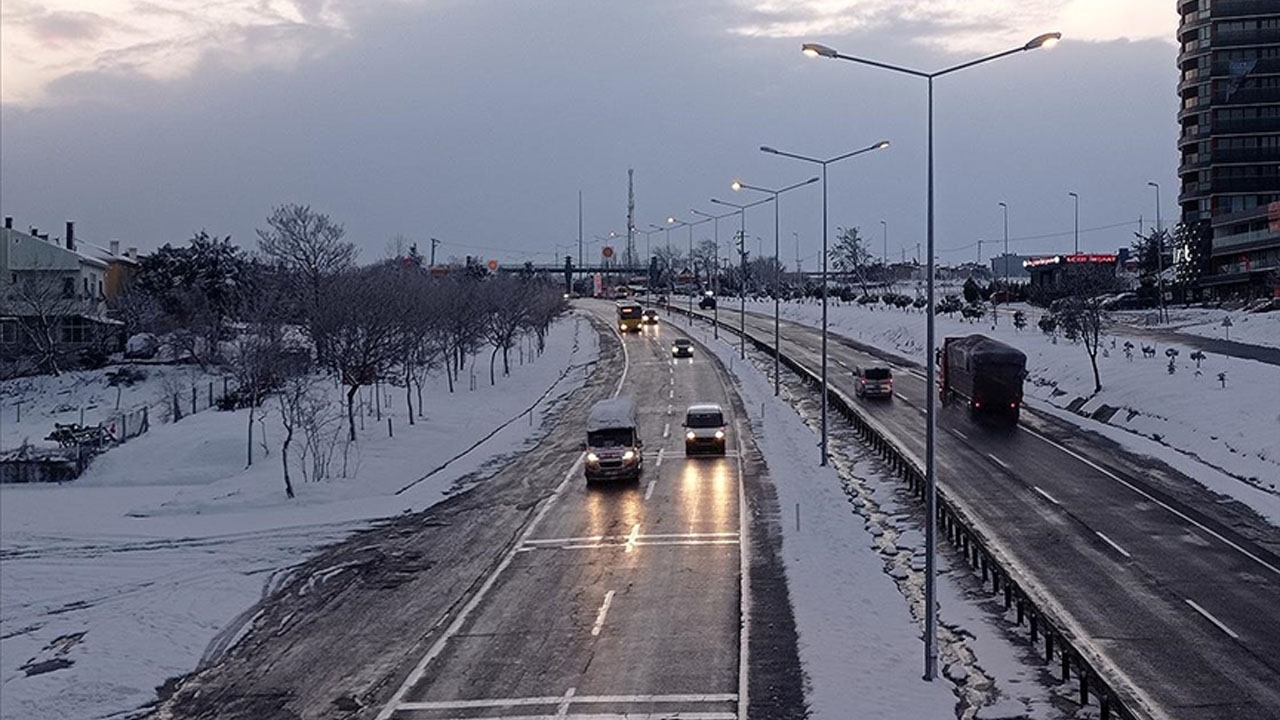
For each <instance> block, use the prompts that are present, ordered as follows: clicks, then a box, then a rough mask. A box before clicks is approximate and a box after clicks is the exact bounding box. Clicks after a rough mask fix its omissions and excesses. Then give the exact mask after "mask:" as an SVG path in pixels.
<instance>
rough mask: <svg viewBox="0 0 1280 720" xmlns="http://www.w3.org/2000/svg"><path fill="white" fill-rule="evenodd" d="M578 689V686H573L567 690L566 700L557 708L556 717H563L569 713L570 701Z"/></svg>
mask: <svg viewBox="0 0 1280 720" xmlns="http://www.w3.org/2000/svg"><path fill="white" fill-rule="evenodd" d="M577 691H578V688H576V687H571V688H569V689H568V690H566V691H565V693H564V700H563V701H562V702H561V703H560V707H558V708H556V717H558V718H562V717H564V716H566V715H568V714H569V702H570V701H572V700H573V694H574V693H576V692H577Z"/></svg>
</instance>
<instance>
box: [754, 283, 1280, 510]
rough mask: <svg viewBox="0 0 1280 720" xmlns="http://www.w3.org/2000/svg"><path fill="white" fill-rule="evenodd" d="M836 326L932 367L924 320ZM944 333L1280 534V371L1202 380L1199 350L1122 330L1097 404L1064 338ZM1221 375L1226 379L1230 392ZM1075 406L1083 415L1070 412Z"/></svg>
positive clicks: (1011, 332)
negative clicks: (989, 354) (1019, 354)
mask: <svg viewBox="0 0 1280 720" xmlns="http://www.w3.org/2000/svg"><path fill="white" fill-rule="evenodd" d="M748 310H749V311H750V310H755V311H757V312H768V313H772V311H773V306H772V303H756V304H754V306H753V305H752V304H751V303H749V304H748ZM782 314H783V317H784V318H786V319H788V320H793V321H796V322H801V323H804V324H808V325H812V326H817V325H819V324H820V322H821V306H820V305H818V304H816V303H784V304H783V306H782ZM1028 314H1029V315H1030V314H1031V313H1028ZM829 318H830V319H829V322H830V325H831V329H832V331H833V332H835V333H837V334H840V335H843V336H845V337H848V338H850V339H853V340H857V341H859V342H861V343H864V344H866V345H870V346H873V347H877V348H880V349H882V350H886V351H889V352H893V353H896V354H899V355H902V356H905V357H908V358H912V359H916V360H917V361H918V360H919V359H922V358H923V357H924V346H925V322H924V315H923V314H922V313H920V312H918V311H915V312H903V311H901V310H898V309H895V308H885V307H884V306H876V308H875V309H874V310H873V309H869V308H867V307H863V306H859V305H854V304H842V305H833V306H832V307H831V308H830V310H829ZM937 332H938V335H939V337H945V336H947V335H961V334H969V333H975V332H976V333H983V334H986V335H989V336H992V337H996V338H998V339H1000V340H1002V341H1004V342H1007V343H1009V344H1011V345H1014V346H1015V347H1018V348H1019V349H1021V350H1022V351H1023V352H1025V353H1026V354H1027V370H1028V372H1029V377H1028V380H1027V383H1026V393H1027V397H1028V401H1029V404H1030V405H1031V406H1032V407H1036V408H1042V409H1043V408H1053V409H1057V410H1062V411H1063V412H1055V413H1054V414H1056V415H1059V416H1060V417H1063V418H1065V419H1068V420H1070V421H1072V422H1074V423H1076V424H1078V425H1080V426H1081V427H1084V428H1087V429H1090V430H1103V429H1109V428H1118V429H1120V430H1123V431H1124V432H1119V433H1110V432H1109V433H1106V434H1107V435H1108V436H1109V437H1113V438H1114V439H1116V440H1117V441H1118V442H1120V443H1121V444H1122V445H1123V446H1124V447H1125V448H1126V449H1128V450H1129V451H1131V452H1135V453H1138V454H1142V455H1148V456H1152V457H1158V458H1162V459H1164V458H1168V457H1169V456H1170V455H1171V454H1174V453H1176V454H1178V455H1180V456H1181V458H1182V460H1183V461H1184V462H1178V463H1172V464H1174V465H1175V467H1179V468H1180V469H1181V470H1182V471H1183V472H1184V473H1186V474H1188V475H1189V476H1190V477H1193V478H1195V479H1196V480H1197V481H1199V482H1201V483H1203V484H1204V485H1206V486H1207V487H1209V488H1210V489H1212V490H1214V491H1215V492H1220V493H1224V494H1227V495H1229V496H1231V497H1234V498H1236V499H1237V500H1240V501H1241V502H1244V503H1247V504H1249V505H1250V506H1251V507H1253V508H1254V509H1256V510H1257V511H1258V512H1259V513H1261V514H1262V515H1263V516H1264V517H1267V518H1269V519H1270V520H1271V521H1272V522H1273V523H1276V524H1280V494H1277V492H1278V490H1280V413H1278V411H1277V407H1276V403H1275V393H1274V392H1272V391H1271V390H1272V389H1273V388H1276V387H1280V367H1276V366H1274V365H1268V364H1266V363H1260V362H1256V361H1253V360H1246V359H1241V358H1233V357H1226V356H1221V355H1213V354H1208V357H1207V358H1206V359H1205V360H1204V361H1203V362H1202V367H1201V368H1199V374H1198V375H1197V367H1196V362H1195V361H1194V360H1192V359H1191V357H1190V356H1191V354H1192V352H1194V350H1193V349H1192V348H1190V347H1187V346H1178V345H1172V346H1171V345H1165V344H1157V345H1152V344H1151V342H1150V341H1144V340H1141V339H1140V338H1138V337H1137V336H1134V337H1133V338H1126V337H1125V335H1124V333H1123V330H1117V331H1116V332H1117V334H1116V335H1114V336H1108V337H1107V338H1106V340H1105V343H1104V353H1105V354H1104V355H1100V356H1099V357H1098V366H1099V372H1100V374H1101V377H1102V385H1103V390H1102V392H1100V393H1098V394H1096V395H1095V394H1094V393H1093V375H1092V371H1091V369H1090V367H1089V360H1088V357H1087V356H1086V354H1085V351H1084V349H1083V348H1082V347H1080V346H1079V345H1074V344H1072V343H1070V342H1068V341H1066V340H1063V339H1061V338H1059V339H1058V341H1057V342H1056V343H1055V342H1053V340H1052V339H1051V338H1050V337H1048V336H1046V335H1045V334H1043V333H1042V332H1040V330H1039V329H1038V328H1036V327H1035V325H1034V320H1032V321H1031V323H1029V326H1028V327H1027V328H1026V329H1025V330H1022V331H1017V330H1015V329H1014V328H1013V327H1012V323H1011V322H1010V321H1009V319H1008V316H1007V315H1002V316H1001V319H1000V324H999V325H998V326H996V327H994V328H993V327H992V326H991V324H990V323H989V321H987V322H980V323H969V322H967V321H964V320H962V319H960V318H958V317H957V318H950V317H947V316H945V315H942V316H939V317H938V322H937ZM1126 340H1129V341H1131V342H1133V346H1134V347H1133V358H1132V359H1129V358H1126V357H1125V354H1124V343H1125V342H1126ZM1113 341H1114V347H1113V346H1112V343H1113ZM1143 345H1151V346H1152V347H1155V350H1156V356H1155V358H1154V359H1151V358H1144V357H1143V356H1142V351H1141V348H1142V347H1143ZM1170 348H1173V349H1175V350H1177V352H1178V355H1177V357H1176V359H1175V372H1174V373H1173V374H1170V373H1169V372H1168V368H1167V366H1168V362H1169V358H1168V357H1167V356H1166V355H1165V351H1166V350H1168V349H1170ZM1219 372H1225V373H1226V380H1227V382H1226V386H1225V387H1223V386H1222V384H1221V383H1220V382H1219V381H1218V378H1217V376H1218V373H1219ZM1075 405H1078V407H1076V406H1075ZM1104 405H1105V406H1108V407H1109V408H1118V411H1116V412H1115V413H1114V414H1112V415H1111V416H1110V418H1109V419H1107V422H1106V423H1103V422H1100V421H1099V420H1097V419H1093V418H1092V417H1085V416H1084V414H1092V413H1094V412H1095V411H1098V410H1099V409H1102V406H1104ZM1069 406H1072V409H1073V410H1074V412H1066V411H1065V410H1066V409H1067V408H1068V407H1069ZM1104 415H1105V413H1104ZM1188 463H1191V464H1188Z"/></svg>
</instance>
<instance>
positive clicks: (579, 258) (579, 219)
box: [578, 190, 582, 268]
mask: <svg viewBox="0 0 1280 720" xmlns="http://www.w3.org/2000/svg"><path fill="white" fill-rule="evenodd" d="M578 267H579V268H582V191H581V190H579V191H578Z"/></svg>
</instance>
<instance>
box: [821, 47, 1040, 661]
mask: <svg viewBox="0 0 1280 720" xmlns="http://www.w3.org/2000/svg"><path fill="white" fill-rule="evenodd" d="M1061 38H1062V33H1056V32H1054V33H1045V34H1043V35H1037V36H1036V37H1034V38H1032V39H1031V40H1029V41H1028V42H1027V43H1026V44H1025V45H1021V46H1019V47H1015V48H1011V49H1009V50H1005V51H1004V52H999V53H996V54H994V55H988V56H986V57H982V58H978V59H977V60H970V61H969V62H965V63H960V64H959V65H953V66H951V67H949V68H945V69H942V70H938V71H936V72H923V71H920V70H914V69H912V68H907V67H902V66H899V65H890V64H889V63H883V62H879V61H876V60H868V59H865V58H859V57H854V56H851V55H845V54H843V53H840V52H837V51H836V50H834V49H832V48H829V47H827V46H825V45H819V44H817V43H805V44H804V45H803V46H802V48H801V50H802V52H804V54H805V55H808V56H809V57H825V58H830V59H833V60H847V61H849V62H854V63H859V64H862V65H870V66H872V67H877V68H880V69H882V70H891V71H893V72H896V73H901V74H904V75H911V76H913V77H918V78H924V79H925V80H926V81H927V84H928V108H929V109H928V125H929V173H928V178H929V179H928V201H927V207H928V211H927V228H928V233H927V238H926V239H927V243H928V248H927V252H926V253H925V262H926V273H927V288H928V308H927V313H928V319H927V332H926V342H925V367H926V368H927V371H926V375H925V377H926V382H927V390H928V392H926V397H927V404H926V411H925V414H926V415H927V416H928V419H927V422H926V425H925V428H926V429H925V477H926V480H925V486H926V489H925V518H926V520H925V552H926V555H925V648H924V653H925V656H924V679H925V680H933V678H934V677H935V676H936V674H937V664H938V650H937V614H936V610H935V608H936V606H937V588H936V586H935V585H936V577H935V576H936V574H937V568H936V562H935V560H936V558H935V555H936V552H935V550H936V548H937V499H938V496H937V478H936V475H935V467H934V465H935V463H934V435H935V434H936V429H937V417H936V412H937V397H936V393H935V392H934V384H935V373H936V370H937V367H936V364H935V363H936V360H935V359H934V313H935V309H934V287H933V280H934V278H933V274H934V243H933V240H934V235H933V230H934V228H933V224H934V223H933V219H934V218H933V80H934V78H938V77H942V76H944V75H949V74H951V73H954V72H957V71H959V70H964V69H965V68H970V67H973V66H975V65H981V64H983V63H986V62H990V61H992V60H998V59H1000V58H1002V57H1006V56H1009V55H1015V54H1017V53H1021V52H1026V51H1028V50H1035V49H1038V48H1042V47H1043V48H1048V47H1052V46H1053V45H1054V44H1055V43H1057V42H1058V40H1060V39H1061ZM823 233H824V237H825V233H826V222H825V219H824V222H823ZM823 249H824V251H825V247H824V248H823ZM1005 252H1006V254H1007V253H1008V250H1007V249H1006V250H1005ZM825 262H826V258H825V256H824V258H823V263H824V265H825ZM1005 262H1006V263H1008V257H1007V255H1006V257H1005ZM1007 272H1008V270H1007V265H1006V273H1007ZM823 298H824V303H823V312H824V323H823V324H824V326H825V324H826V323H825V298H826V288H825V287H824V288H823ZM823 348H824V350H825V348H826V335H825V332H824V335H823ZM823 359H824V361H825V359H826V354H825V353H824V354H823ZM825 367H826V364H825V362H824V363H823V368H824V370H825ZM826 389H827V388H826V378H825V376H824V378H823V388H822V390H823V395H822V399H823V410H824V417H823V429H824V430H825V429H826V422H825V421H826V418H825V409H826ZM822 454H823V461H824V462H825V460H826V438H825V435H824V438H823V448H822Z"/></svg>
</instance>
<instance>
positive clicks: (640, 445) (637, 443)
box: [636, 438, 644, 448]
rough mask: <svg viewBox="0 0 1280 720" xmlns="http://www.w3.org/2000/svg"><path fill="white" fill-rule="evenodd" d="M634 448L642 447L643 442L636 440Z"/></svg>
mask: <svg viewBox="0 0 1280 720" xmlns="http://www.w3.org/2000/svg"><path fill="white" fill-rule="evenodd" d="M636 447H638V448H642V447H644V441H643V440H641V439H640V438H636Z"/></svg>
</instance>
